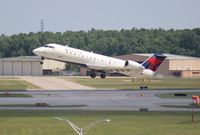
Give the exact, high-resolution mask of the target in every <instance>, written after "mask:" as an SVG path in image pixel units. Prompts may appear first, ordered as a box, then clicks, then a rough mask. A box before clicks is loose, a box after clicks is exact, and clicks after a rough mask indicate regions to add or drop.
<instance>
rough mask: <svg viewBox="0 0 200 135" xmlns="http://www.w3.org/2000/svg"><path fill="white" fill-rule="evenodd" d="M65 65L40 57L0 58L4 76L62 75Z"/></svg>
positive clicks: (0, 68)
mask: <svg viewBox="0 0 200 135" xmlns="http://www.w3.org/2000/svg"><path fill="white" fill-rule="evenodd" d="M64 69H65V63H64V62H59V61H54V60H49V59H44V60H42V59H41V57H39V56H21V57H11V58H0V75H2V76H11V75H13V76H41V75H62V71H63V70H64Z"/></svg>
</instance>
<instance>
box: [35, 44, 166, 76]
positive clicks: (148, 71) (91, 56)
mask: <svg viewBox="0 0 200 135" xmlns="http://www.w3.org/2000/svg"><path fill="white" fill-rule="evenodd" d="M33 53H35V54H36V55H38V56H41V57H42V58H48V59H52V60H57V61H63V62H68V63H74V64H78V65H80V66H82V67H85V68H87V69H88V70H89V71H90V76H91V78H95V77H96V75H97V73H100V77H101V78H106V75H107V74H108V73H115V72H117V73H121V74H125V75H128V76H136V75H137V76H138V75H144V76H154V75H155V71H156V70H157V69H158V67H159V66H160V64H161V63H162V62H163V61H164V59H165V58H166V56H164V55H163V54H161V53H157V54H154V55H153V56H151V57H150V58H148V59H147V60H145V61H144V62H143V63H138V62H136V61H131V60H121V59H117V58H113V57H108V56H104V55H100V54H96V53H93V52H88V51H84V50H80V49H75V48H72V47H69V46H63V45H59V44H55V43H51V44H47V45H44V46H42V47H39V48H36V49H34V50H33Z"/></svg>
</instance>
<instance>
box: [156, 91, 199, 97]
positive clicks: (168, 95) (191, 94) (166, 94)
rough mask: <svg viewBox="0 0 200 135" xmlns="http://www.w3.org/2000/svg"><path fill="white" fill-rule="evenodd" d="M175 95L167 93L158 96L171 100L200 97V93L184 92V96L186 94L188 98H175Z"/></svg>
mask: <svg viewBox="0 0 200 135" xmlns="http://www.w3.org/2000/svg"><path fill="white" fill-rule="evenodd" d="M174 94H175V93H165V94H159V95H157V96H158V97H160V98H171V99H192V96H193V95H196V96H199V97H200V92H184V93H182V94H186V96H175V95H174Z"/></svg>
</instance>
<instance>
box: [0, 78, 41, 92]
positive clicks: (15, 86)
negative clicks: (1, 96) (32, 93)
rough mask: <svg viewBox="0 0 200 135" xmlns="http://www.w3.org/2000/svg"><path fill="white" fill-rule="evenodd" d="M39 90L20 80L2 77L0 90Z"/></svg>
mask: <svg viewBox="0 0 200 135" xmlns="http://www.w3.org/2000/svg"><path fill="white" fill-rule="evenodd" d="M38 88H39V87H37V86H35V85H32V84H30V83H28V82H26V81H23V80H20V79H18V78H17V77H0V90H26V89H38Z"/></svg>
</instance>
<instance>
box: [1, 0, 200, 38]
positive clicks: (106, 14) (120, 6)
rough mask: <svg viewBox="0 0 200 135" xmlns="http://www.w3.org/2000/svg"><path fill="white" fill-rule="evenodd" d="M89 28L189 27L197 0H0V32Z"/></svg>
mask: <svg viewBox="0 0 200 135" xmlns="http://www.w3.org/2000/svg"><path fill="white" fill-rule="evenodd" d="M42 19H43V20H44V31H51V32H64V31H67V30H72V31H79V30H84V31H87V30H90V29H91V28H95V29H103V30H121V29H131V28H138V29H139V28H147V29H151V28H163V29H172V28H173V29H193V28H197V27H198V28H199V27H200V0H0V34H5V35H13V34H19V33H29V32H38V31H40V29H41V27H40V21H41V20H42Z"/></svg>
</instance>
